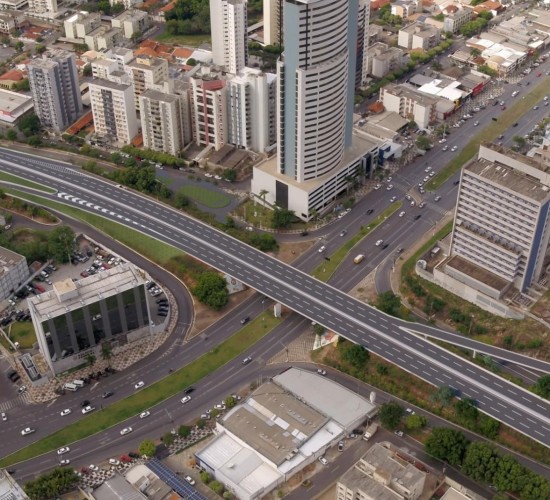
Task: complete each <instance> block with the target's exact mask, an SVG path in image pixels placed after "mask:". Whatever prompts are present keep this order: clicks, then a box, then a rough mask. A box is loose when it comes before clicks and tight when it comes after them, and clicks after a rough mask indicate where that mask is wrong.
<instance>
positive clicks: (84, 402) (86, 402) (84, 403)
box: [80, 399, 90, 408]
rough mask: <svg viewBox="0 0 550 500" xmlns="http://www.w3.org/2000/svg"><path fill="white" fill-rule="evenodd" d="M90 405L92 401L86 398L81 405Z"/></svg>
mask: <svg viewBox="0 0 550 500" xmlns="http://www.w3.org/2000/svg"><path fill="white" fill-rule="evenodd" d="M89 405H90V401H88V400H87V399H85V400H84V401H82V403H80V406H82V407H83V408H84V407H85V406H89Z"/></svg>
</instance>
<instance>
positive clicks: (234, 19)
mask: <svg viewBox="0 0 550 500" xmlns="http://www.w3.org/2000/svg"><path fill="white" fill-rule="evenodd" d="M246 7H247V0H210V25H211V33H212V58H213V62H214V64H216V65H218V66H223V67H224V68H225V70H226V71H228V72H229V73H233V74H236V73H238V72H239V71H241V70H242V69H243V68H244V67H245V66H246V63H247V60H248V43H247V27H248V25H247V15H246Z"/></svg>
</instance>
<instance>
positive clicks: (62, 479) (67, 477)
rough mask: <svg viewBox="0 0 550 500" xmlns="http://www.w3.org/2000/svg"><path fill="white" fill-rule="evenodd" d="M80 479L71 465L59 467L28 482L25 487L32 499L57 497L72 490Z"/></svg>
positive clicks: (40, 499) (41, 499)
mask: <svg viewBox="0 0 550 500" xmlns="http://www.w3.org/2000/svg"><path fill="white" fill-rule="evenodd" d="M79 480H80V479H79V477H78V475H77V474H76V472H75V471H74V469H72V468H70V467H57V468H55V469H54V470H52V471H51V472H49V473H47V474H44V475H42V476H38V477H37V478H36V479H34V480H33V481H29V482H27V483H26V484H25V486H24V487H23V489H24V490H25V493H27V495H28V496H29V498H30V499H31V500H44V499H47V498H57V497H58V496H60V495H63V494H64V493H66V492H68V491H70V490H72V489H73V488H74V487H75V486H76V485H77V484H78V481H79Z"/></svg>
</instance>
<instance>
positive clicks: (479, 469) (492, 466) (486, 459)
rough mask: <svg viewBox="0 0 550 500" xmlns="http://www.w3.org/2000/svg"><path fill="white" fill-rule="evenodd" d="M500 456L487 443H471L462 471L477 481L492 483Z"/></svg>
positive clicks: (465, 455)
mask: <svg viewBox="0 0 550 500" xmlns="http://www.w3.org/2000/svg"><path fill="white" fill-rule="evenodd" d="M498 461H499V456H498V455H497V453H496V451H495V449H494V448H493V447H492V446H491V445H490V444H487V443H484V442H481V441H476V442H474V443H470V445H469V446H468V448H467V449H466V452H465V454H464V459H463V461H462V472H464V473H465V474H467V475H468V476H470V477H471V478H472V479H474V480H475V481H484V482H487V483H491V482H492V481H493V476H494V475H495V472H496V470H497V464H498Z"/></svg>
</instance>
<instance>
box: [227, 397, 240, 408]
mask: <svg viewBox="0 0 550 500" xmlns="http://www.w3.org/2000/svg"><path fill="white" fill-rule="evenodd" d="M224 404H225V406H226V408H228V409H231V408H233V407H234V406H235V405H236V404H237V400H236V399H235V398H234V397H233V396H228V397H227V398H225V401H224Z"/></svg>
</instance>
